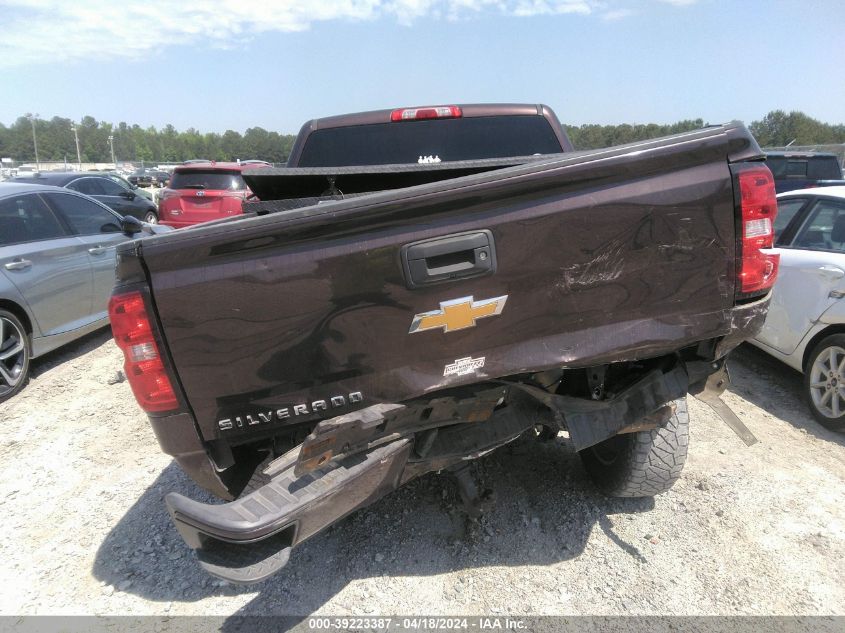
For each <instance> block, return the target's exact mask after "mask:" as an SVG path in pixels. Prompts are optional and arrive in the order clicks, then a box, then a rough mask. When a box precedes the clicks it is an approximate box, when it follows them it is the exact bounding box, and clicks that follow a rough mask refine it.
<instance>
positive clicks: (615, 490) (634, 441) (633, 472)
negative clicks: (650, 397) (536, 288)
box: [578, 398, 689, 497]
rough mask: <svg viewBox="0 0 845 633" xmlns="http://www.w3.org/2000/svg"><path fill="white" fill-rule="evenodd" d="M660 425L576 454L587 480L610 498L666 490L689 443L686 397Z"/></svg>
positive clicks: (685, 457)
mask: <svg viewBox="0 0 845 633" xmlns="http://www.w3.org/2000/svg"><path fill="white" fill-rule="evenodd" d="M673 404H674V407H675V410H674V412H673V413H672V415H671V417H670V418H669V420H668V421H667V422H666V424H664V425H663V426H660V427H657V428H656V429H650V430H648V431H637V432H636V433H623V434H621V435H616V436H614V437H611V438H610V439H607V440H605V441H603V442H599V443H598V444H596V445H595V446H591V447H590V448H587V449H584V450H583V451H580V452H579V453H578V454H579V455H580V456H581V461H582V462H583V463H584V468H585V469H586V470H587V474H588V475H590V479H592V480H593V482H594V483H595V484H596V485H597V486H598V487H599V488H600V489H601V490H602V492H604V493H605V494H607V495H609V496H611V497H653V496H654V495H657V494H660V493H661V492H666V491H667V490H669V488H671V487H672V486H673V485H674V483H675V482H676V481H677V480H678V477H680V476H681V470H682V469H683V467H684V462H686V459H687V447H688V446H689V412H688V410H687V399H686V398H680V399H678V400H675V401H674V403H673Z"/></svg>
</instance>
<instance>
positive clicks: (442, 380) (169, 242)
mask: <svg viewBox="0 0 845 633" xmlns="http://www.w3.org/2000/svg"><path fill="white" fill-rule="evenodd" d="M758 155H760V152H759V148H758V147H757V145H756V143H755V142H754V141H753V139H752V138H751V137H750V135H749V134H748V132H747V131H746V130H745V128H744V127H743V126H741V125H730V126H720V127H716V128H709V129H706V130H702V131H700V132H696V133H691V134H685V135H676V136H674V137H668V138H667V139H660V140H657V141H651V142H647V143H640V144H635V145H632V146H626V147H621V148H612V149H611V150H604V151H597V152H581V153H577V154H573V155H569V154H564V155H560V156H556V157H552V158H550V159H549V160H547V161H546V160H544V161H541V162H539V163H535V164H531V165H526V166H521V167H515V168H509V169H504V170H501V171H497V172H493V173H488V174H482V175H479V176H470V177H466V178H459V179H455V180H450V181H446V182H441V183H435V184H432V185H423V186H419V187H411V188H408V189H403V190H400V191H394V192H388V193H382V194H373V195H371V196H364V197H361V198H356V199H353V200H347V201H341V202H336V203H330V204H325V205H319V206H317V207H311V208H309V209H304V210H298V211H294V212H287V213H278V214H273V215H268V216H263V217H257V218H249V219H243V220H238V221H236V222H231V223H228V224H225V225H218V226H209V227H200V228H197V229H192V230H191V231H190V232H183V233H180V234H178V235H177V234H171V235H166V236H162V237H160V238H154V239H152V240H147V242H146V243H145V244H144V247H143V257H144V260H145V263H146V266H147V268H148V271H149V275H150V284H151V288H152V293H153V297H154V300H155V306H156V310H157V312H158V315H159V319H160V323H161V325H162V328H163V334H164V338H165V339H166V342H167V345H168V348H169V350H170V354H171V357H172V359H173V362H174V364H175V367H176V371H177V373H178V375H179V379H180V382H181V384H182V386H183V387H184V389H185V392H186V395H187V399H188V401H189V403H190V406H191V408H192V409H193V412H194V414H195V416H196V419H197V422H198V425H199V427H200V429H201V431H202V433H203V435H204V437H205V439H212V438H215V437H218V436H219V435H220V431H219V429H218V426H217V421H218V420H220V419H224V418H231V417H233V416H236V415H243V414H246V413H257V412H261V411H269V410H276V409H278V408H282V407H293V406H294V405H296V404H300V403H310V402H313V401H315V400H324V399H328V398H330V397H331V396H335V395H347V394H349V393H352V392H361V393H362V394H363V396H364V398H363V401H362V402H361V403H359V404H358V405H357V406H368V405H371V404H375V403H377V402H402V401H406V400H408V399H410V398H414V397H418V396H421V395H423V394H427V393H431V392H434V391H437V390H439V389H443V388H446V387H452V386H457V385H463V384H468V383H473V382H478V381H481V380H486V379H491V378H496V377H501V376H506V375H512V374H516V373H521V372H526V371H537V370H542V369H546V368H553V367H560V366H569V367H577V366H588V365H593V364H598V363H605V362H611V361H622V360H633V359H638V358H647V357H654V356H659V355H662V354H666V353H670V352H672V351H675V350H677V349H680V348H681V347H683V346H686V345H689V344H692V343H694V342H696V341H700V340H705V339H710V338H716V337H720V336H724V335H727V334H729V333H730V332H731V329H732V327H734V324H733V322H732V319H731V317H730V311H731V309H732V308H733V305H734V277H735V255H736V253H735V248H736V247H735V226H734V224H735V217H734V196H733V187H732V180H731V174H730V169H729V162H730V161H731V160H737V159H744V158H753V157H756V156H758ZM258 206H259V207H260V203H259V205H258ZM480 229H488V230H490V231H491V232H492V234H493V237H494V240H495V247H496V256H497V259H498V269H497V271H496V273H495V274H493V275H490V276H487V277H480V278H474V279H468V280H456V281H452V282H447V283H442V284H439V285H434V286H430V287H424V288H417V289H414V290H410V289H408V287H407V286H406V282H405V279H404V277H403V272H402V266H401V262H400V256H399V252H400V249H401V246H402V245H404V244H407V243H409V242H414V241H417V240H421V239H426V238H432V237H439V236H445V235H449V234H452V233H459V232H464V231H471V230H480ZM503 295H507V296H508V299H507V303H506V306H505V308H504V310H503V311H502V314H501V315H499V316H496V317H491V318H485V319H481V320H479V321H477V324H476V326H475V327H472V328H468V329H465V330H460V331H455V332H450V333H443V332H442V331H440V330H434V331H426V332H419V333H414V334H409V328H410V325H411V322H412V320H413V318H414V315H415V314H418V313H421V312H427V311H430V310H436V309H437V308H438V306H439V304H440V302H443V301H448V300H452V299H457V298H460V297H466V296H472V297H474V298H475V299H476V300H482V299H488V298H491V297H498V296H503ZM467 356H471V357H473V358H479V357H484V358H485V364H484V367H483V368H479V369H477V370H476V372H475V373H474V374H471V375H465V376H455V375H452V376H444V367H445V366H446V365H448V364H451V363H454V361H455V360H456V359H460V358H464V357H467ZM348 410H350V409H349V408H346V409H344V411H343V412H345V411H348ZM336 414H337V413H332V412H331V411H328V412H318V413H317V414H313V413H312V414H309V415H307V416H299V417H297V418H296V421H297V422H299V421H307V420H316V419H320V418H321V417H329V416H331V415H336ZM289 422H290V420H289V421H287V422H285V421H277V422H272V423H270V425H272V426H283V425H284V424H285V423H289ZM250 430H252V429H249V428H247V429H237V428H234V429H232V430H231V431H227V432H224V435H230V434H231V436H232V437H234V438H236V437H237V435H238V434H239V433H245V432H248V431H250Z"/></svg>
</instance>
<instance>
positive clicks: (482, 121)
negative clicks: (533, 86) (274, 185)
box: [297, 115, 563, 167]
mask: <svg viewBox="0 0 845 633" xmlns="http://www.w3.org/2000/svg"><path fill="white" fill-rule="evenodd" d="M561 151H563V150H562V148H561V146H560V141H559V140H558V138H557V136H555V133H554V130H552V126H551V125H550V124H549V122H548V120H546V119H545V118H544V117H541V116H532V115H526V116H489V117H467V118H458V119H431V120H423V121H400V122H391V123H376V124H372V125H353V126H348V127H337V128H327V129H323V130H315V131H314V132H312V133H311V134H310V135H309V136H308V139H307V140H306V142H305V147H304V148H303V149H302V156H301V157H300V159H299V162H298V163H297V166H298V167H337V166H339V165H395V164H408V163H416V162H417V161H418V159H419V158H420V157H421V156H437V157H439V158H440V160H443V161H455V160H475V159H481V158H507V157H510V156H531V155H533V154H557V153H559V152H561Z"/></svg>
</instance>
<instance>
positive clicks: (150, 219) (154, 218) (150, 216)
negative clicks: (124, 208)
mask: <svg viewBox="0 0 845 633" xmlns="http://www.w3.org/2000/svg"><path fill="white" fill-rule="evenodd" d="M144 222H146V223H147V224H158V215H157V214H156V212H155V211H147V213H146V214H145V215H144Z"/></svg>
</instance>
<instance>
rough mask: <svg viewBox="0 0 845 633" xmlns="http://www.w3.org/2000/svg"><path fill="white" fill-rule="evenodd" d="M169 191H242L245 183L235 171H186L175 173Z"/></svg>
mask: <svg viewBox="0 0 845 633" xmlns="http://www.w3.org/2000/svg"><path fill="white" fill-rule="evenodd" d="M170 188H171V189H212V190H215V191H242V190H243V189H246V183H244V179H243V178H241V174H240V172H238V171H235V170H221V169H214V170H211V169H209V170H204V169H186V170H185V171H176V172H174V174H173V178H172V179H171V181H170Z"/></svg>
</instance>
